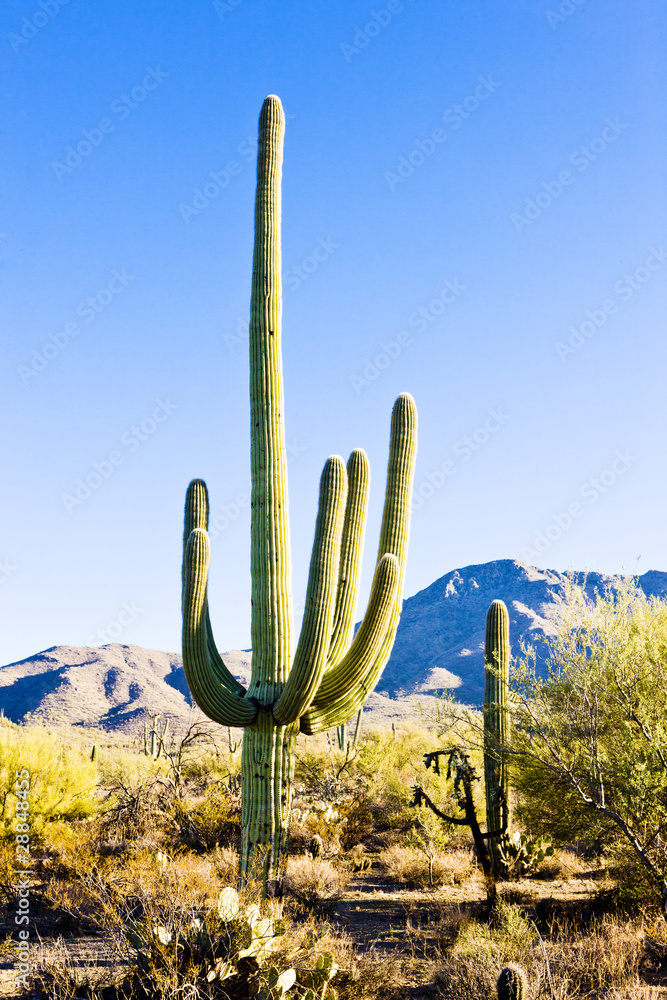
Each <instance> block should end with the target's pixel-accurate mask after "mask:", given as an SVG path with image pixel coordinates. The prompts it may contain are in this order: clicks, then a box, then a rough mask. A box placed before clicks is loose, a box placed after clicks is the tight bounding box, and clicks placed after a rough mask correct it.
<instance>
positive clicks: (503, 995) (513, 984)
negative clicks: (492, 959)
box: [497, 962, 529, 1000]
mask: <svg viewBox="0 0 667 1000" xmlns="http://www.w3.org/2000/svg"><path fill="white" fill-rule="evenodd" d="M497 989H498V1000H528V996H529V992H528V976H527V974H526V970H525V969H523V968H522V967H521V966H520V965H516V964H515V963H514V962H510V964H509V965H506V966H505V968H504V969H501V970H500V975H499V976H498V983H497Z"/></svg>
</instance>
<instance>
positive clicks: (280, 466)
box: [183, 96, 417, 895]
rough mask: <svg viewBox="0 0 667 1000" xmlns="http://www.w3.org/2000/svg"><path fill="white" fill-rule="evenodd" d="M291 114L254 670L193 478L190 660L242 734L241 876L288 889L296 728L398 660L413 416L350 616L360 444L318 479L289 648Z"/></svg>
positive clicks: (400, 411)
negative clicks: (242, 677)
mask: <svg viewBox="0 0 667 1000" xmlns="http://www.w3.org/2000/svg"><path fill="white" fill-rule="evenodd" d="M284 122H285V119H284V114H283V109H282V105H281V103H280V101H279V100H278V98H277V97H274V96H271V97H267V99H266V100H265V102H264V104H263V106H262V111H261V114H260V118H259V147H258V154H257V195H256V201H255V249H254V259H253V272H252V293H251V302H250V431H251V446H250V454H251V476H252V489H251V529H250V531H251V540H250V561H251V575H252V617H251V641H252V675H251V680H250V685H249V687H248V689H247V691H246V690H245V689H244V688H243V686H242V685H241V684H239V683H238V681H236V680H235V678H234V677H233V676H232V674H231V673H230V672H229V670H228V669H227V667H226V666H225V664H224V662H223V661H222V659H221V657H220V654H219V653H218V650H217V648H216V645H215V642H214V640H213V636H212V632H211V626H210V621H209V614H208V603H207V594H206V588H207V578H208V566H209V539H208V534H207V527H208V495H207V490H206V486H205V484H204V483H203V482H202V481H201V480H199V479H196V480H194V481H193V482H192V483H190V486H189V488H188V492H187V497H186V504H185V526H184V539H183V540H184V557H183V662H184V667H185V674H186V677H187V680H188V684H189V686H190V691H191V693H192V696H193V698H194V700H195V701H196V702H197V704H198V705H199V707H200V708H201V709H202V710H203V711H204V712H205V713H206V715H208V716H209V718H211V719H213V720H214V721H216V722H218V723H220V724H221V725H224V726H235V727H243V728H244V730H245V735H244V740H243V749H242V794H243V804H242V816H241V827H242V849H241V877H242V879H245V878H247V877H248V876H249V875H250V874H253V875H258V876H260V877H262V878H263V880H264V883H265V887H266V892H267V894H269V895H275V894H279V893H280V892H281V887H282V875H283V870H284V861H285V847H286V837H287V830H288V826H289V818H290V809H291V801H292V775H293V768H294V745H295V739H296V734H297V733H298V732H299V730H300V731H301V732H303V733H306V734H312V733H318V732H321V731H323V730H326V729H331V728H334V727H336V726H340V725H341V724H342V723H344V722H347V720H348V719H350V718H352V717H353V716H354V714H355V713H356V712H358V711H359V709H360V708H361V706H362V705H363V703H364V701H365V700H366V698H367V696H368V695H369V694H370V692H371V691H372V690H373V688H374V687H375V685H376V684H377V682H378V680H379V677H380V674H381V672H382V670H383V668H384V666H385V664H386V662H387V660H388V658H389V654H390V652H391V648H392V645H393V642H394V636H395V634H396V628H397V626H398V620H399V616H400V611H401V603H402V590H403V576H404V572H405V562H406V554H407V543H408V529H409V520H410V497H411V491H412V478H413V472H414V462H415V455H416V433H417V414H416V410H415V405H414V401H413V399H412V397H411V396H410V395H408V394H403V395H401V396H399V398H398V399H397V400H396V403H395V404H394V409H393V413H392V421H391V435H390V446H389V465H388V472H387V488H386V496H385V504H384V514H383V520H382V527H381V531H380V545H379V550H378V561H377V565H376V569H375V576H374V579H373V585H372V588H371V595H370V599H369V603H368V608H367V611H366V614H365V616H364V619H363V621H362V623H361V626H360V628H359V630H358V632H357V634H356V635H355V636H354V638H352V636H353V633H354V612H355V605H356V599H357V590H358V583H359V571H360V559H361V548H362V542H363V534H364V528H365V521H366V505H367V497H368V484H369V469H368V460H367V458H366V455H365V453H364V452H363V451H361V450H356V451H354V452H352V455H351V456H350V458H349V461H348V463H347V468H346V466H345V463H344V462H343V460H342V459H341V458H339V457H338V456H333V457H331V458H329V459H327V461H326V463H325V465H324V470H323V472H322V477H321V480H320V494H319V507H318V513H317V519H316V524H315V540H314V544H313V550H312V556H311V562H310V571H309V576H308V585H307V592H306V602H305V611H304V616H303V625H302V628H301V633H300V636H299V640H298V643H297V645H296V649H295V650H294V651H293V649H292V595H291V567H290V545H289V525H288V497H287V459H286V451H285V431H284V413H285V410H284V403H283V376H282V358H281V311H282V294H281V251H280V194H281V188H280V185H281V174H282V153H283V137H284V127H285V126H284Z"/></svg>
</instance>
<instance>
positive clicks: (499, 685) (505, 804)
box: [484, 601, 510, 875]
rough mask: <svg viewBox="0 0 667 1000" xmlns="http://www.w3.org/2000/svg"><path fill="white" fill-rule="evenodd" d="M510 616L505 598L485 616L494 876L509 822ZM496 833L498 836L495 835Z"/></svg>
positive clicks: (488, 786)
mask: <svg viewBox="0 0 667 1000" xmlns="http://www.w3.org/2000/svg"><path fill="white" fill-rule="evenodd" d="M509 661H510V645H509V615H508V613H507V608H506V607H505V604H504V603H503V601H493V603H492V604H491V606H490V608H489V610H488V612H487V615H486V641H485V644H484V668H485V669H484V674H485V685H484V782H485V785H486V822H487V827H486V828H487V830H488V832H489V855H490V858H491V866H492V869H493V873H494V875H498V874H499V873H500V872H501V870H502V866H503V862H502V858H501V855H500V847H501V843H502V836H501V834H500V831H501V830H504V831H506V830H507V827H508V824H509V768H508V762H507V753H506V750H505V748H506V746H507V741H508V738H509V712H508V706H507V692H508V683H509ZM494 834H495V835H494Z"/></svg>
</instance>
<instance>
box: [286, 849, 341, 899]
mask: <svg viewBox="0 0 667 1000" xmlns="http://www.w3.org/2000/svg"><path fill="white" fill-rule="evenodd" d="M348 881H349V875H348V873H347V872H346V871H345V870H344V869H342V868H336V867H335V866H334V865H333V864H332V863H331V862H330V861H325V860H322V859H320V858H311V857H309V856H301V857H297V858H291V859H290V861H289V862H288V865H287V875H286V877H285V891H286V893H287V894H288V895H289V896H291V897H292V898H293V899H295V900H296V901H297V903H299V904H300V905H301V906H303V907H305V908H306V909H308V910H322V909H326V908H328V907H330V906H331V905H332V904H333V903H335V901H336V900H337V899H340V897H341V896H342V894H343V892H344V891H345V887H346V885H347V883H348Z"/></svg>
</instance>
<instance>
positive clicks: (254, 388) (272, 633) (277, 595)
mask: <svg viewBox="0 0 667 1000" xmlns="http://www.w3.org/2000/svg"><path fill="white" fill-rule="evenodd" d="M284 132H285V116H284V113H283V109H282V105H281V103H280V101H279V99H278V98H277V97H274V96H273V95H272V96H269V97H267V98H266V100H265V101H264V104H263V105H262V110H261V113H260V117H259V137H258V152H257V194H256V198H255V248H254V255H253V267H252V291H251V297H250V464H251V476H252V490H251V523H250V564H251V573H252V591H251V598H252V612H251V627H250V631H251V644H252V682H251V685H250V688H249V693H250V694H251V695H252V696H253V697H255V698H257V700H258V701H259V702H260V704H266V703H268V704H270V703H272V701H273V700H274V698H275V693H276V687H277V686H278V687H279V686H281V685H282V684H284V683H285V682H286V681H287V677H288V674H289V667H290V657H291V627H292V601H291V592H290V588H291V563H290V549H289V522H288V509H287V508H288V498H287V456H286V451H285V424H284V398H283V373H282V358H281V326H282V285H281V254H280V211H281V195H280V182H281V175H282V159H283V139H284Z"/></svg>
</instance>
